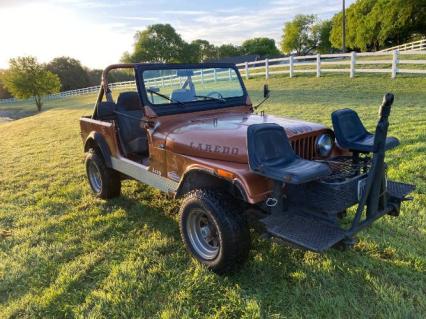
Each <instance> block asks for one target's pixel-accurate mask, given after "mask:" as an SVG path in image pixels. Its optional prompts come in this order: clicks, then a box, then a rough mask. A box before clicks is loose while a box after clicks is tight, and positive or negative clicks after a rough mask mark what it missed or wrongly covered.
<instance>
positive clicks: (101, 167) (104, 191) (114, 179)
mask: <svg viewBox="0 0 426 319" xmlns="http://www.w3.org/2000/svg"><path fill="white" fill-rule="evenodd" d="M85 165H86V174H87V179H88V181H89V185H90V188H91V189H92V191H93V193H95V195H96V197H99V198H102V199H109V198H114V197H118V196H120V193H121V179H120V175H119V173H118V172H117V171H115V170H113V169H111V168H108V167H106V166H105V163H104V160H103V158H102V157H101V156H99V155H98V154H97V153H96V152H95V151H94V150H93V149H91V150H90V151H89V152H88V153H87V155H86V160H85Z"/></svg>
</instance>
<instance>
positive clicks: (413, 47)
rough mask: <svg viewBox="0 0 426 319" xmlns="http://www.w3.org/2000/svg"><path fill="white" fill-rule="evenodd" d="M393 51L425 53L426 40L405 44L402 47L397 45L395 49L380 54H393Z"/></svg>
mask: <svg viewBox="0 0 426 319" xmlns="http://www.w3.org/2000/svg"><path fill="white" fill-rule="evenodd" d="M393 50H398V51H424V50H426V39H422V40H418V41H413V42H409V43H404V44H401V45H396V46H394V47H391V48H387V49H384V50H381V51H380V52H392V51H393Z"/></svg>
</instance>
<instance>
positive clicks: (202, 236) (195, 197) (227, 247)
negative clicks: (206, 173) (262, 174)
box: [179, 190, 250, 274]
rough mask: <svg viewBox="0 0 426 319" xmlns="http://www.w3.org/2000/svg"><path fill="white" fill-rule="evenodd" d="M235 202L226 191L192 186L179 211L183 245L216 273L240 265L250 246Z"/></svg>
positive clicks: (245, 228)
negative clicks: (218, 191)
mask: <svg viewBox="0 0 426 319" xmlns="http://www.w3.org/2000/svg"><path fill="white" fill-rule="evenodd" d="M234 202H235V201H233V199H232V198H231V197H230V196H227V195H226V194H222V193H217V192H215V191H212V190H195V191H192V192H190V193H188V195H186V196H185V198H184V200H183V202H182V205H181V208H180V211H179V228H180V233H181V237H182V240H183V242H184V244H185V246H186V249H187V250H188V252H189V253H190V254H191V255H192V256H193V257H194V258H195V259H197V260H198V261H199V262H200V263H201V264H203V265H205V266H206V267H207V268H208V269H210V270H212V271H214V272H216V273H219V274H222V273H226V272H230V271H232V270H234V269H235V268H237V267H239V266H241V265H242V264H243V263H244V262H245V260H246V259H247V257H248V253H249V250H250V232H249V229H248V226H247V224H246V222H245V220H244V219H243V218H242V217H241V216H240V212H239V207H238V206H237V205H235V204H234Z"/></svg>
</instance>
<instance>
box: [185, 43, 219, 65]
mask: <svg viewBox="0 0 426 319" xmlns="http://www.w3.org/2000/svg"><path fill="white" fill-rule="evenodd" d="M190 45H191V46H192V48H191V49H192V50H194V51H193V52H195V55H196V58H195V60H196V62H204V61H207V60H212V59H215V58H217V54H218V52H217V48H216V47H215V46H214V45H213V44H211V43H210V42H209V41H207V40H201V39H197V40H194V41H192V42H191V44H190Z"/></svg>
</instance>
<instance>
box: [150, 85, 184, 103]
mask: <svg viewBox="0 0 426 319" xmlns="http://www.w3.org/2000/svg"><path fill="white" fill-rule="evenodd" d="M146 91H147V92H148V93H152V94H155V95H158V96H160V97H162V98H163V99H166V100H169V101H170V102H172V103H177V104H179V105H185V104H184V103H182V102H181V101H177V100H173V99H172V98H169V97H168V96H167V95H164V94H161V93H158V92H155V91H154V90H151V89H146Z"/></svg>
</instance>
